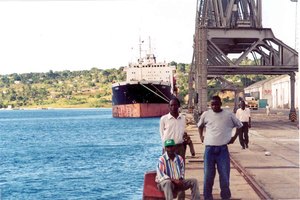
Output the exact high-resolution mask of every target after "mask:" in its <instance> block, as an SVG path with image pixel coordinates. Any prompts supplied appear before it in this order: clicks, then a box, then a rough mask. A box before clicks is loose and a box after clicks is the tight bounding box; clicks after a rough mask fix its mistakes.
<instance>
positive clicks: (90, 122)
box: [0, 109, 162, 200]
mask: <svg viewBox="0 0 300 200" xmlns="http://www.w3.org/2000/svg"><path fill="white" fill-rule="evenodd" d="M0 131H1V132H0V135H1V138H0V148H1V165H0V173H1V177H0V178H1V179H0V187H1V199H2V200H5V199H101V200H104V199H110V200H111V199H118V200H119V199H130V200H134V199H142V193H143V181H144V174H145V172H146V171H150V170H155V165H156V162H157V160H158V157H159V156H160V155H161V149H162V147H161V141H160V136H159V118H143V119H121V118H120V119H116V118H113V117H112V114H111V109H68V110H13V111H0Z"/></svg>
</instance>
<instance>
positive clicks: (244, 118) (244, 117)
mask: <svg viewBox="0 0 300 200" xmlns="http://www.w3.org/2000/svg"><path fill="white" fill-rule="evenodd" d="M235 116H236V118H238V119H239V120H240V121H241V122H249V117H251V116H250V109H249V108H245V110H243V109H241V108H239V109H238V110H237V111H236V114H235Z"/></svg>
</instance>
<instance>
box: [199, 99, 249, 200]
mask: <svg viewBox="0 0 300 200" xmlns="http://www.w3.org/2000/svg"><path fill="white" fill-rule="evenodd" d="M221 105H222V102H221V99H220V97H219V96H213V97H212V99H211V109H212V110H209V111H206V112H204V113H203V114H202V116H201V118H200V121H199V122H198V124H197V125H198V128H199V134H200V139H201V141H202V142H203V143H204V144H205V152H204V157H203V159H204V187H203V196H204V199H213V196H212V188H213V185H214V179H215V175H216V167H215V165H216V164H217V168H218V172H219V176H220V177H219V180H220V188H221V197H222V199H230V197H231V192H230V188H229V176H230V158H229V152H228V147H227V144H229V143H230V142H231V140H232V137H231V134H232V129H233V128H234V127H238V128H240V127H242V126H243V124H242V123H241V122H240V120H238V119H237V118H236V117H235V116H234V114H233V113H231V112H228V111H226V110H223V109H221ZM204 127H205V128H206V132H205V137H204V136H203V129H204Z"/></svg>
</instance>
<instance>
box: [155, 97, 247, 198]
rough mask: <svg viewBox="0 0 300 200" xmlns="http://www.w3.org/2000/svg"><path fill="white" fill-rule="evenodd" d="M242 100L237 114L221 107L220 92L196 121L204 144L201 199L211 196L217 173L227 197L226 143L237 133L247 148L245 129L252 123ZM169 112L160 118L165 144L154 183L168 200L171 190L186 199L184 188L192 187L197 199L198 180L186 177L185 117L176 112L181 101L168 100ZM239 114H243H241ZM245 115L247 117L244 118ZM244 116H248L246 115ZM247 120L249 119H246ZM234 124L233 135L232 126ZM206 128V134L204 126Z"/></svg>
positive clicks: (228, 170)
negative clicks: (209, 107)
mask: <svg viewBox="0 0 300 200" xmlns="http://www.w3.org/2000/svg"><path fill="white" fill-rule="evenodd" d="M244 104H245V102H241V108H240V109H239V110H238V111H237V113H236V115H234V114H233V113H231V112H229V111H226V110H223V109H222V108H221V106H222V102H221V99H220V97H219V96H213V97H212V99H211V110H209V111H206V112H204V113H203V114H202V116H201V118H200V120H199V122H198V123H197V126H198V130H199V135H200V139H201V141H202V143H203V144H204V145H205V152H204V157H203V159H204V185H203V196H204V199H213V196H212V188H213V184H214V179H215V175H216V166H217V169H218V173H219V176H220V178H219V181H220V189H221V197H222V199H230V197H231V192H230V188H229V175H230V158H229V151H228V144H232V143H234V141H235V139H236V138H237V136H238V135H242V136H240V137H239V139H240V143H241V145H242V147H246V148H248V142H249V139H248V130H246V129H247V128H250V127H251V118H250V111H249V112H248V110H249V109H248V108H245V105H244ZM169 108H170V113H168V114H167V115H164V116H162V117H161V119H160V135H161V140H162V144H163V147H164V151H163V155H162V156H161V157H160V158H159V161H158V163H157V166H156V179H155V181H156V182H157V187H158V189H159V190H161V191H163V192H164V194H165V197H166V199H167V200H171V199H173V191H174V190H176V191H177V192H178V195H177V199H178V200H179V199H180V200H184V199H185V192H184V191H185V190H187V189H191V191H192V199H193V200H196V199H200V192H199V186H198V181H197V179H195V178H191V179H185V178H184V173H185V168H184V167H185V162H184V159H185V148H186V147H185V145H184V140H183V135H184V132H185V117H184V116H183V115H181V114H180V113H179V108H180V101H179V100H178V99H176V98H174V99H172V100H171V101H170V102H169ZM241 116H242V117H241ZM247 116H248V118H247ZM246 118H247V119H246ZM247 120H248V121H247ZM234 127H237V132H236V134H235V135H234V136H233V137H232V136H231V135H232V129H233V128H234ZM204 128H205V135H204V134H203V130H204Z"/></svg>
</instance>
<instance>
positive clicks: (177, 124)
mask: <svg viewBox="0 0 300 200" xmlns="http://www.w3.org/2000/svg"><path fill="white" fill-rule="evenodd" d="M169 108H170V113H168V114H166V115H164V116H162V117H161V119H160V125H159V132H160V136H161V141H162V145H163V152H164V153H165V148H164V147H165V146H164V143H165V141H166V140H167V139H173V140H174V142H175V153H176V154H177V155H180V156H181V157H182V158H183V159H185V146H184V144H183V142H184V140H183V135H184V131H185V117H184V116H183V115H181V114H179V108H180V101H179V100H178V99H177V98H173V99H171V100H170V102H169ZM184 198H185V192H184V191H183V192H179V193H178V199H184Z"/></svg>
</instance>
